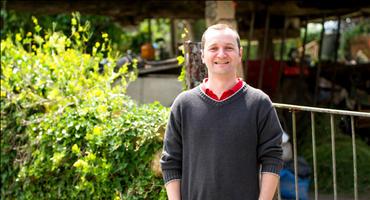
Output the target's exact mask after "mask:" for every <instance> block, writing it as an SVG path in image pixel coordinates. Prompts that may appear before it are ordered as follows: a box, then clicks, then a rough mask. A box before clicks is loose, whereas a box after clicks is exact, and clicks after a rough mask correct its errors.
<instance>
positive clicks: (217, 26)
mask: <svg viewBox="0 0 370 200" xmlns="http://www.w3.org/2000/svg"><path fill="white" fill-rule="evenodd" d="M227 29H229V30H231V31H232V32H233V33H234V35H235V37H236V43H237V44H238V48H239V49H240V37H239V34H238V32H236V30H235V29H233V28H232V27H230V26H229V25H227V24H215V25H212V26H210V27H208V28H207V30H206V31H204V33H203V35H202V42H201V48H202V49H204V44H205V43H206V34H207V32H208V31H210V30H218V31H222V30H227Z"/></svg>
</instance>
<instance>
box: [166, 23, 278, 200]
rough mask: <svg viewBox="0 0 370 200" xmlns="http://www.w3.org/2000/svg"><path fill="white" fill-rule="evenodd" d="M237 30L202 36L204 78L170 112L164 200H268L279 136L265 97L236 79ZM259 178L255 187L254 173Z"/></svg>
mask: <svg viewBox="0 0 370 200" xmlns="http://www.w3.org/2000/svg"><path fill="white" fill-rule="evenodd" d="M241 59H242V48H241V47H240V39H239V35H238V33H237V32H236V31H234V30H233V29H231V28H230V27H228V26H227V25H224V24H217V25H213V26H210V27H209V28H208V29H207V30H206V31H205V32H204V34H203V36H202V61H203V62H204V63H205V64H206V66H207V70H208V79H205V80H204V81H203V83H202V84H201V85H200V86H198V87H196V88H193V89H191V90H189V91H186V92H183V93H181V94H180V95H179V96H178V97H177V98H176V99H175V101H174V103H173V105H172V107H171V114H170V118H169V121H168V125H167V130H166V134H165V139H164V147H163V154H162V158H161V167H162V172H163V178H164V181H165V187H166V190H167V195H168V198H169V199H170V200H179V199H182V200H218V199H220V200H227V199H230V200H239V199H240V200H257V199H261V200H271V199H272V198H273V195H274V193H275V190H276V186H277V183H278V179H279V175H278V174H279V171H280V169H281V168H282V164H283V162H282V159H281V155H282V149H281V137H282V132H283V131H282V129H281V126H280V123H279V121H278V118H277V115H276V111H275V109H274V108H273V107H272V104H271V101H270V99H269V98H268V96H267V95H266V94H264V93H263V92H262V91H260V90H257V89H255V88H253V87H251V86H249V85H248V84H246V83H245V82H243V81H242V80H241V79H238V78H237V76H236V67H237V66H238V65H239V64H240V63H241ZM260 172H261V174H262V175H261V186H260V185H259V178H260V177H259V173H260Z"/></svg>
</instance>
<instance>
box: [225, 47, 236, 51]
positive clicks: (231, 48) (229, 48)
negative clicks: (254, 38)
mask: <svg viewBox="0 0 370 200" xmlns="http://www.w3.org/2000/svg"><path fill="white" fill-rule="evenodd" d="M233 49H234V48H233V47H226V50H233Z"/></svg>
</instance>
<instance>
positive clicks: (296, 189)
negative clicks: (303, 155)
mask: <svg viewBox="0 0 370 200" xmlns="http://www.w3.org/2000/svg"><path fill="white" fill-rule="evenodd" d="M292 122H293V159H294V187H295V199H296V200H299V194H298V160H297V133H296V130H297V128H296V118H295V111H294V110H293V111H292Z"/></svg>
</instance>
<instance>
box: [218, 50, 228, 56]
mask: <svg viewBox="0 0 370 200" xmlns="http://www.w3.org/2000/svg"><path fill="white" fill-rule="evenodd" d="M217 56H219V57H225V56H226V52H225V50H224V49H223V48H220V49H219V50H218V52H217Z"/></svg>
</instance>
